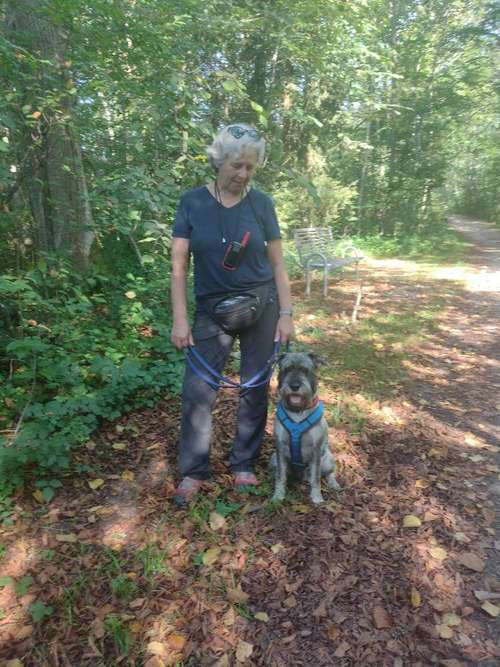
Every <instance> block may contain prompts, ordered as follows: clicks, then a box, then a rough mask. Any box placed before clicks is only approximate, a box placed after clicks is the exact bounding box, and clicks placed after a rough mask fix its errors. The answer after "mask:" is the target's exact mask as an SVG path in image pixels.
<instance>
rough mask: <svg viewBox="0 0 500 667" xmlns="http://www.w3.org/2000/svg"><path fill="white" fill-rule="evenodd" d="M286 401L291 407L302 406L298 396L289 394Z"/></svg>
mask: <svg viewBox="0 0 500 667" xmlns="http://www.w3.org/2000/svg"><path fill="white" fill-rule="evenodd" d="M288 400H289V401H290V404H291V405H302V396H301V395H300V394H290V396H289V397H288Z"/></svg>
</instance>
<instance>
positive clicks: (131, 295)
mask: <svg viewBox="0 0 500 667" xmlns="http://www.w3.org/2000/svg"><path fill="white" fill-rule="evenodd" d="M125 296H126V297H127V299H135V297H136V294H135V292H134V290H129V291H128V292H125Z"/></svg>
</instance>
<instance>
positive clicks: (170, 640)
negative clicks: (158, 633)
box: [167, 633, 187, 651]
mask: <svg viewBox="0 0 500 667" xmlns="http://www.w3.org/2000/svg"><path fill="white" fill-rule="evenodd" d="M186 641H187V640H186V638H185V637H183V635H179V634H176V633H174V634H172V635H169V636H168V637H167V644H168V645H169V646H170V648H172V649H173V650H174V651H182V649H183V648H184V646H185V645H186Z"/></svg>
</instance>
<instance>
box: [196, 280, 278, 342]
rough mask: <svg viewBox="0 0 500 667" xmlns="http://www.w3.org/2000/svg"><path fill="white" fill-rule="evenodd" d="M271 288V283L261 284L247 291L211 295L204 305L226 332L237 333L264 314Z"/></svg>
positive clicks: (204, 301)
mask: <svg viewBox="0 0 500 667" xmlns="http://www.w3.org/2000/svg"><path fill="white" fill-rule="evenodd" d="M269 288H270V285H269V284H266V285H259V287H255V288H252V289H250V290H246V291H245V292H237V293H235V294H229V295H226V296H223V295H219V296H214V297H209V298H208V299H204V300H203V306H204V308H205V310H206V311H207V312H208V314H209V315H210V317H211V318H212V319H213V320H214V321H215V322H217V324H219V325H220V326H221V327H222V328H223V329H224V331H225V332H226V333H230V334H233V333H237V332H239V331H243V330H244V329H248V327H251V326H252V324H255V322H257V320H258V319H259V317H260V316H261V315H262V313H263V311H264V308H265V307H266V304H267V301H268V297H269Z"/></svg>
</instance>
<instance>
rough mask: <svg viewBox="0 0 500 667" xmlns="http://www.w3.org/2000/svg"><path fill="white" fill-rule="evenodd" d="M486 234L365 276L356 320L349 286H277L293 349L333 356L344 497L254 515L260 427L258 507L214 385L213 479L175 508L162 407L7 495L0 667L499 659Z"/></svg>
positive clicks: (170, 408)
mask: <svg viewBox="0 0 500 667" xmlns="http://www.w3.org/2000/svg"><path fill="white" fill-rule="evenodd" d="M459 224H464V223H463V222H460V223H459ZM477 228H478V226H477V225H476V226H475V227H473V229H477ZM490 231H491V230H487V238H486V239H485V238H483V239H482V240H481V241H479V242H478V245H474V247H473V248H472V249H471V255H470V260H469V259H467V261H466V262H461V263H460V265H456V266H454V265H442V264H441V265H436V264H430V263H425V262H412V261H403V260H370V261H367V262H365V263H364V268H363V270H362V273H363V282H364V287H363V300H362V302H361V309H360V311H359V320H358V323H357V325H356V326H353V325H352V324H351V322H350V317H349V315H350V310H351V308H352V306H353V303H354V301H355V297H356V289H357V284H356V282H355V281H352V280H350V279H349V277H346V279H345V280H343V281H342V282H340V283H334V284H332V285H331V288H330V290H329V294H328V297H327V298H326V299H325V298H323V297H322V295H321V285H320V281H315V283H314V284H313V292H312V296H311V298H310V299H308V300H305V299H304V298H303V290H304V285H303V281H302V280H297V281H295V282H294V284H293V290H294V294H295V301H296V305H297V329H298V332H297V333H298V340H299V341H300V345H304V346H307V347H308V348H311V349H314V350H315V351H317V352H318V353H320V354H322V355H323V356H325V357H327V358H328V360H329V365H328V366H327V367H325V368H324V369H322V371H321V378H320V395H321V398H322V400H323V401H324V403H325V412H326V416H327V419H328V422H329V425H330V439H331V444H332V447H333V449H334V451H335V453H336V456H337V460H338V463H339V473H338V477H339V480H340V482H341V483H342V485H343V486H344V489H345V490H344V492H343V493H342V494H341V496H340V497H336V496H335V495H334V494H332V493H331V492H330V493H329V492H325V497H326V502H325V504H324V505H323V506H321V507H318V508H316V507H312V506H311V504H310V502H309V499H308V493H307V488H306V486H304V485H299V484H295V485H293V484H291V485H290V487H289V490H288V494H287V500H286V501H285V503H284V504H283V505H282V506H279V507H273V506H270V505H269V504H268V503H267V499H268V498H269V496H270V494H271V492H272V488H271V487H272V484H271V481H270V480H269V479H268V475H267V468H266V461H267V459H268V457H269V455H270V453H271V451H272V448H273V443H272V438H271V427H272V422H271V418H272V414H270V419H269V424H268V432H267V436H266V439H265V443H264V451H263V457H262V463H261V464H260V465H259V468H258V471H257V472H258V475H259V477H260V479H261V480H262V484H261V486H260V489H259V495H252V496H250V497H241V496H239V495H238V494H235V493H234V492H233V491H232V490H231V476H230V474H229V472H228V469H227V466H226V463H225V460H226V457H227V453H228V450H229V447H230V444H231V440H232V433H233V430H234V409H235V405H236V397H235V396H234V394H232V393H221V395H220V396H219V398H218V402H217V405H216V408H215V411H214V446H213V472H214V481H213V482H212V483H211V484H209V485H207V489H206V493H204V494H203V495H202V497H201V498H200V500H199V501H198V502H197V503H196V504H195V505H194V506H193V507H192V508H191V509H189V510H188V511H178V510H175V509H174V508H173V507H172V505H171V503H170V497H171V495H172V493H173V490H174V488H175V477H176V452H175V449H176V441H177V434H178V426H179V400H178V398H167V399H166V400H165V401H163V402H162V403H161V404H160V405H158V406H156V407H155V408H153V409H150V410H142V411H138V412H136V413H134V414H129V415H127V416H125V417H123V418H122V419H120V420H119V421H118V422H115V423H112V424H109V425H107V426H105V427H103V428H102V429H101V431H100V432H99V433H97V434H96V435H95V437H94V438H93V439H92V441H91V442H89V443H88V444H87V447H86V448H82V450H81V451H80V452H78V453H77V454H76V457H75V458H76V461H75V462H76V463H78V464H79V466H80V467H79V470H80V472H79V473H78V474H77V473H76V472H73V473H71V474H70V475H68V476H67V477H66V479H65V480H64V481H65V484H64V488H63V489H61V490H60V492H59V493H58V494H57V496H56V498H55V499H54V500H53V501H52V502H51V503H50V504H49V505H47V506H45V505H44V504H43V503H41V502H36V500H35V499H34V498H33V496H32V493H31V492H32V491H34V489H31V490H30V491H29V492H27V493H25V494H24V495H20V496H18V497H17V498H16V504H15V508H14V513H13V516H12V518H13V520H14V523H13V525H12V526H6V527H3V528H1V529H0V542H1V546H2V553H1V554H0V555H2V561H1V566H2V582H1V586H3V588H2V587H1V586H0V608H1V614H0V665H2V667H3V663H2V658H5V659H11V660H13V659H17V660H19V661H20V662H17V663H16V662H15V663H11V664H12V665H17V667H20V665H23V667H69V666H71V667H72V666H73V665H78V667H111V666H114V665H118V664H120V665H131V666H135V667H142V666H144V667H146V666H147V667H162V666H167V665H172V666H173V665H180V664H182V665H185V666H186V667H188V666H189V667H215V666H217V667H235V666H236V665H238V666H239V665H247V666H248V667H251V666H252V665H255V666H259V667H264V666H265V667H289V666H290V665H293V666H294V667H302V666H304V667H305V666H306V665H307V666H308V665H310V664H314V665H317V666H318V667H329V666H330V665H334V666H335V667H337V666H338V667H365V666H372V665H373V666H374V667H428V666H429V665H439V666H441V665H442V666H443V667H479V666H481V667H493V666H494V665H497V664H498V662H499V659H500V647H499V645H498V637H499V635H500V633H499V626H500V616H499V615H498V614H500V607H499V600H500V566H499V560H500V559H499V555H500V538H499V533H498V530H499V523H498V521H499V519H498V515H499V512H498V509H499V508H498V501H499V500H500V493H499V491H500V488H499V483H500V478H499V475H500V465H499V464H500V462H499V452H500V433H499V424H498V412H499V399H498V395H499V392H498V388H499V372H500V366H499V359H500V350H499V336H498V330H497V323H498V310H499V295H498V291H497V290H496V287H495V284H496V283H495V280H496V277H497V271H496V268H495V267H496V263H495V262H496V259H494V257H493V256H494V249H493V252H492V251H491V250H490V245H491V236H492V235H491V234H490ZM474 233H475V232H474ZM481 233H483V232H481ZM483 242H484V244H485V245H483ZM485 246H486V247H485ZM490 257H492V258H493V262H494V263H493V264H490V263H489V260H490ZM298 344H299V343H297V345H298ZM275 389H276V385H275V380H274V381H273V392H274V391H275ZM274 398H275V396H274V395H273V402H274ZM9 578H12V579H11V580H9ZM33 604H35V605H36V606H35V608H33ZM484 605H486V606H484ZM7 664H8V663H7Z"/></svg>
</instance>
